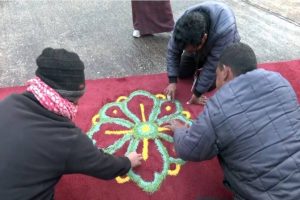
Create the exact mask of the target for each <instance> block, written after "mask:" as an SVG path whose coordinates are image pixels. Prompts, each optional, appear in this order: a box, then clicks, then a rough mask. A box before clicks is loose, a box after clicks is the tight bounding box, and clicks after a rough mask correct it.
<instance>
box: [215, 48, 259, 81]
mask: <svg viewBox="0 0 300 200" xmlns="http://www.w3.org/2000/svg"><path fill="white" fill-rule="evenodd" d="M223 65H226V66H228V67H230V68H231V70H232V72H233V74H234V76H239V75H240V74H245V73H247V72H249V71H252V70H254V69H256V68H257V61H256V56H255V53H254V51H253V50H252V48H251V47H250V46H249V45H247V44H244V43H241V42H238V43H234V44H232V45H230V46H228V47H227V48H225V50H224V51H223V53H222V54H221V56H220V61H219V65H218V66H219V67H220V68H221V69H222V66H223Z"/></svg>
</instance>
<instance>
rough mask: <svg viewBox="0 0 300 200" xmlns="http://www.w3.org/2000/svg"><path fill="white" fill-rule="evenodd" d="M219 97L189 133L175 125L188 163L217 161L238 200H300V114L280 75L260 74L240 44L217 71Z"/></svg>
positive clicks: (223, 58)
mask: <svg viewBox="0 0 300 200" xmlns="http://www.w3.org/2000/svg"><path fill="white" fill-rule="evenodd" d="M216 73H217V80H216V86H217V88H218V91H217V92H216V93H215V95H214V96H213V97H212V98H211V99H210V100H208V101H207V104H206V105H205V108H204V111H203V113H201V114H200V115H199V116H198V118H197V119H196V120H195V121H194V122H193V124H192V125H191V126H190V127H186V126H184V125H183V124H181V123H180V122H176V123H171V126H170V128H171V129H172V130H173V131H174V145H175V150H176V153H177V154H178V156H179V157H181V158H182V159H184V160H190V161H202V160H209V159H212V158H213V157H215V156H218V158H219V161H220V164H221V166H222V168H223V170H224V176H225V181H224V183H225V185H226V186H228V187H229V189H231V190H232V191H233V193H234V195H235V198H236V199H262V200H269V199H272V200H276V199H278V200H282V199H284V200H295V199H299V198H300V181H299V180H300V109H299V103H298V99H297V96H296V94H295V92H294V90H293V88H292V87H291V85H290V84H289V82H288V81H287V80H286V79H285V78H283V77H282V76H281V75H280V74H279V73H276V72H271V71H267V70H264V69H256V57H255V54H254V52H253V50H252V49H251V48H250V47H249V46H248V45H245V44H242V43H236V44H234V45H232V46H230V47H228V48H226V49H225V50H224V52H223V54H222V55H221V57H220V62H219V64H218V67H217V72H216Z"/></svg>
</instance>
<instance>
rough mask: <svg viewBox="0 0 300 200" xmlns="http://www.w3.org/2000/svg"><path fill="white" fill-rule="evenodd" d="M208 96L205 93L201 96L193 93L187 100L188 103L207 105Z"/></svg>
mask: <svg viewBox="0 0 300 200" xmlns="http://www.w3.org/2000/svg"><path fill="white" fill-rule="evenodd" d="M207 100H208V98H207V97H206V96H204V95H201V96H200V97H196V96H195V95H194V94H193V95H192V97H191V99H190V100H189V101H188V102H186V103H187V104H199V105H205V104H206V102H207Z"/></svg>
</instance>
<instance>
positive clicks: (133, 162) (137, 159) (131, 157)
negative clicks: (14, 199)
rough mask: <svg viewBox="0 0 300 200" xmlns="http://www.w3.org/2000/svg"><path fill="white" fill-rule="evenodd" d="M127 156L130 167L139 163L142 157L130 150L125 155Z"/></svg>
mask: <svg viewBox="0 0 300 200" xmlns="http://www.w3.org/2000/svg"><path fill="white" fill-rule="evenodd" d="M127 158H128V159H129V160H130V163H131V168H134V167H137V166H139V165H141V163H142V160H143V157H142V154H139V153H136V152H131V153H129V154H128V155H127Z"/></svg>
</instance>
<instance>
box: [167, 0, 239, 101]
mask: <svg viewBox="0 0 300 200" xmlns="http://www.w3.org/2000/svg"><path fill="white" fill-rule="evenodd" d="M239 40H240V36H239V34H238V31H237V26H236V21H235V16H234V13H233V12H232V10H231V9H230V8H229V7H228V6H227V5H225V4H223V3H220V2H209V1H207V2H204V3H201V4H198V5H196V6H194V7H192V8H189V9H188V10H187V11H186V12H185V13H184V14H183V15H182V16H181V17H180V18H179V19H178V21H177V22H176V25H175V29H174V31H173V35H172V38H171V39H170V41H169V44H168V52H167V71H168V77H169V85H168V86H167V88H166V90H165V92H166V94H167V96H168V97H169V98H170V99H174V98H175V92H176V83H177V78H187V77H191V76H193V75H195V81H194V84H193V87H192V96H191V98H190V100H189V101H188V103H190V104H203V103H205V102H206V98H205V96H203V94H204V93H205V92H208V91H210V90H211V89H214V88H215V85H214V83H215V79H216V66H217V64H218V61H219V57H220V54H221V53H222V51H223V49H224V48H225V47H227V46H229V45H230V44H232V43H235V42H238V41H239ZM200 70H201V71H200ZM200 72H201V73H200Z"/></svg>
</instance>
